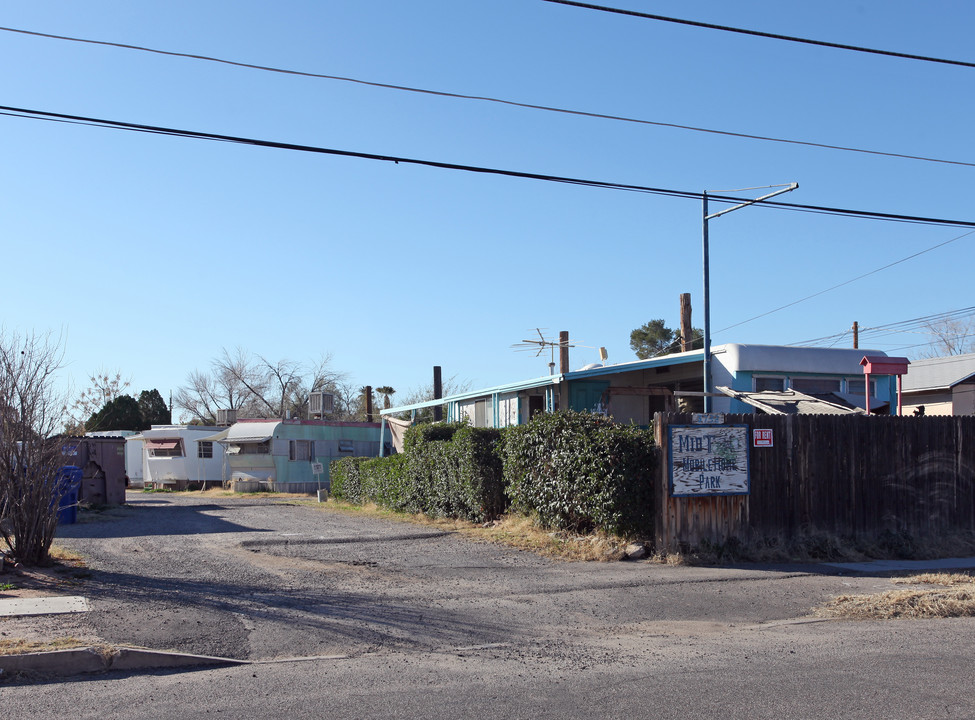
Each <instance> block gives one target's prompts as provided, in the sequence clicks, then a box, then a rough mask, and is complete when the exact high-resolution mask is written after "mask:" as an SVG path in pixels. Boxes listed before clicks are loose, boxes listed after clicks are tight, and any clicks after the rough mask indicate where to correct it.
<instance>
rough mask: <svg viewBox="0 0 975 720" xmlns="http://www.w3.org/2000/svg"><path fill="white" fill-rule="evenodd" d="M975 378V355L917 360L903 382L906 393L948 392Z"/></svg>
mask: <svg viewBox="0 0 975 720" xmlns="http://www.w3.org/2000/svg"><path fill="white" fill-rule="evenodd" d="M973 377H975V353H968V354H967V355H950V356H948V357H939V358H929V359H927V360H916V361H914V362H912V363H911V364H910V366H909V367H908V368H907V375H905V376H904V379H903V381H902V383H903V388H904V392H917V391H919V390H947V389H948V388H951V387H954V386H955V385H958V384H959V383H962V382H964V381H966V380H970V379H972V378H973Z"/></svg>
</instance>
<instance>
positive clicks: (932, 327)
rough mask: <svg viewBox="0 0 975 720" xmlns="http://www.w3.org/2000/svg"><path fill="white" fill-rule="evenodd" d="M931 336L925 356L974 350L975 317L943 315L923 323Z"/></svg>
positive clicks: (960, 353)
mask: <svg viewBox="0 0 975 720" xmlns="http://www.w3.org/2000/svg"><path fill="white" fill-rule="evenodd" d="M924 328H925V330H926V331H927V333H928V335H930V336H931V337H932V338H933V341H932V343H931V345H930V347H931V349H930V350H929V351H928V352H927V353H925V354H926V355H927V357H942V356H944V355H964V354H965V353H970V352H973V351H975V319H973V318H972V316H971V315H969V316H967V317H960V318H956V317H943V318H939V319H937V320H932V321H930V322H927V323H925V324H924Z"/></svg>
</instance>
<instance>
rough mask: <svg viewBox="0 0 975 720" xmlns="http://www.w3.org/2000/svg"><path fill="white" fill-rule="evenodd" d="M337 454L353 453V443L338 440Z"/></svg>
mask: <svg viewBox="0 0 975 720" xmlns="http://www.w3.org/2000/svg"><path fill="white" fill-rule="evenodd" d="M339 452H340V453H350V452H355V443H354V442H352V441H351V440H339Z"/></svg>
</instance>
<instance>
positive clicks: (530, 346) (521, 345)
mask: <svg viewBox="0 0 975 720" xmlns="http://www.w3.org/2000/svg"><path fill="white" fill-rule="evenodd" d="M543 329H545V330H547V329H548V328H535V332H536V333H538V340H522V341H521V342H518V343H515V344H514V345H512V346H511V347H512V348H514V349H515V352H531V351H532V350H534V351H535V357H541V355H542V353H543V352H545V349H546V348H548V349H549V351H550V352H551V358H552V359H551V361H550V362H549V364H548V369H549V374H550V375H554V374H555V348H563V347H566V348H571V347H577V346H576V345H575V344H574V343H563V342H560V341H559V340H549V339H548V338H547V337H545V336H544V335H543V334H542V330H543Z"/></svg>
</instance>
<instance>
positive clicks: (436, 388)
mask: <svg viewBox="0 0 975 720" xmlns="http://www.w3.org/2000/svg"><path fill="white" fill-rule="evenodd" d="M442 372H443V371H442V370H441V369H440V366H439V365H434V366H433V399H434V400H439V399H440V398H442V397H443V375H442ZM441 420H443V406H442V405H434V406H433V421H434V422H440V421H441Z"/></svg>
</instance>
